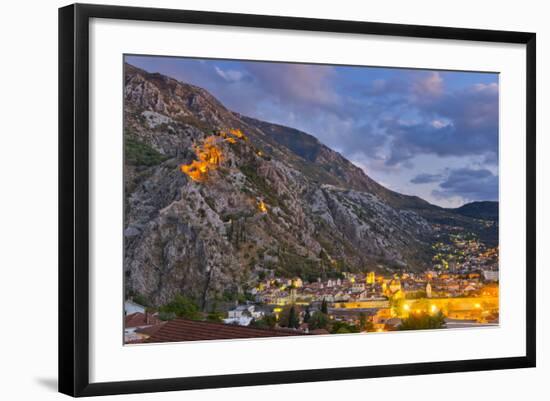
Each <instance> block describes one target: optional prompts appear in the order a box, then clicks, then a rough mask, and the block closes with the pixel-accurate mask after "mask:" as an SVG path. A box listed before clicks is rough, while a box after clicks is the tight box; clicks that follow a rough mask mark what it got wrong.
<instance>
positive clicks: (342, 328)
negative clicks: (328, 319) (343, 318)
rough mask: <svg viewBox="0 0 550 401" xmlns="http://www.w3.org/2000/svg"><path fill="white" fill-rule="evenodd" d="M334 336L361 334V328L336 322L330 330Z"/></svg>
mask: <svg viewBox="0 0 550 401" xmlns="http://www.w3.org/2000/svg"><path fill="white" fill-rule="evenodd" d="M330 332H331V333H332V334H343V333H359V328H358V327H357V326H355V325H353V324H349V323H346V322H334V323H332V327H331V328H330Z"/></svg>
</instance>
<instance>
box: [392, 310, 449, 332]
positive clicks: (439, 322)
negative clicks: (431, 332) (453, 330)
mask: <svg viewBox="0 0 550 401" xmlns="http://www.w3.org/2000/svg"><path fill="white" fill-rule="evenodd" d="M444 327H445V315H444V314H443V313H441V311H439V312H438V313H436V314H434V315H430V314H428V313H420V314H413V315H411V316H409V317H408V318H406V319H404V320H403V321H402V322H401V324H400V325H399V327H398V329H399V330H425V329H441V328H444Z"/></svg>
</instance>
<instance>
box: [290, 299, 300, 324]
mask: <svg viewBox="0 0 550 401" xmlns="http://www.w3.org/2000/svg"><path fill="white" fill-rule="evenodd" d="M299 325H300V322H299V320H298V316H297V315H296V308H294V305H292V306H291V307H290V311H289V312H288V327H291V328H294V329H297V328H298V326H299Z"/></svg>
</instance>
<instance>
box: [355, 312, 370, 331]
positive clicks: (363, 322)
mask: <svg viewBox="0 0 550 401" xmlns="http://www.w3.org/2000/svg"><path fill="white" fill-rule="evenodd" d="M373 328H374V325H373V324H372V322H371V321H370V320H368V318H367V315H366V314H365V312H361V313H359V330H360V331H372V329H373Z"/></svg>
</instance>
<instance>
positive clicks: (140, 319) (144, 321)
mask: <svg viewBox="0 0 550 401" xmlns="http://www.w3.org/2000/svg"><path fill="white" fill-rule="evenodd" d="M159 323H161V320H160V319H159V318H157V317H156V316H153V315H152V314H150V313H148V314H145V313H141V312H136V313H131V314H129V315H126V316H124V327H126V328H128V327H141V326H152V325H155V324H159Z"/></svg>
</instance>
